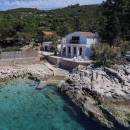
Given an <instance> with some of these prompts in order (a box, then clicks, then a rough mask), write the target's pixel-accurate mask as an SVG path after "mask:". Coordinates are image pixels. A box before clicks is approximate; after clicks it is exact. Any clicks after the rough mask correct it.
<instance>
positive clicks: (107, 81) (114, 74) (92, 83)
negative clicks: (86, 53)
mask: <svg viewBox="0 0 130 130" xmlns="http://www.w3.org/2000/svg"><path fill="white" fill-rule="evenodd" d="M114 67H116V68H105V69H104V68H96V69H95V68H92V67H90V66H88V67H84V66H79V67H78V68H76V69H75V70H74V71H73V72H72V73H69V72H68V71H65V70H62V69H60V68H56V67H54V66H52V65H51V64H49V63H47V64H46V63H42V64H41V63H39V64H33V65H17V66H4V67H1V70H0V82H5V81H7V80H11V79H14V78H18V77H26V76H27V77H29V78H32V79H35V80H39V81H47V84H49V85H50V84H54V85H56V86H57V87H58V89H59V90H60V92H61V93H62V94H65V95H67V97H68V98H69V99H70V100H71V101H72V102H73V103H74V104H75V105H76V106H77V107H78V108H79V109H80V110H81V111H82V112H83V113H84V114H85V115H86V116H87V117H89V118H91V119H93V120H94V121H96V122H98V123H100V124H101V125H103V126H105V127H107V128H116V129H118V130H120V128H123V129H124V130H125V129H127V128H129V127H130V126H129V121H130V115H129V113H130V98H129V96H130V94H129V91H128V90H129V89H130V85H129V74H130V73H129V68H130V65H129V66H114ZM106 69H107V70H106ZM108 71H109V73H108ZM120 74H121V76H120ZM123 74H124V75H123ZM108 86H109V87H108ZM126 86H127V87H126ZM111 89H112V90H113V91H112V90H111ZM114 89H115V91H114ZM124 89H125V90H124ZM106 90H107V92H106ZM120 90H121V91H120ZM108 93H109V94H108ZM110 93H111V94H110Z"/></svg>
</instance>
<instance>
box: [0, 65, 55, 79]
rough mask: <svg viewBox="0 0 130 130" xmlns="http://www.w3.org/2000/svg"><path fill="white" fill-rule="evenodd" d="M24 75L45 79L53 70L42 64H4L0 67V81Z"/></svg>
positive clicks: (51, 74)
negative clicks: (4, 65)
mask: <svg viewBox="0 0 130 130" xmlns="http://www.w3.org/2000/svg"><path fill="white" fill-rule="evenodd" d="M24 76H29V77H33V78H36V79H39V80H46V79H48V78H50V77H51V76H53V71H52V70H50V69H48V68H47V67H46V66H45V65H44V64H34V65H19V66H6V67H1V69H0V81H6V80H9V79H12V78H17V77H24Z"/></svg>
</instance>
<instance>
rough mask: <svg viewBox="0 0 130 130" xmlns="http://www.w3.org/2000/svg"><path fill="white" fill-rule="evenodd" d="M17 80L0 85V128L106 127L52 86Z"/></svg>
mask: <svg viewBox="0 0 130 130" xmlns="http://www.w3.org/2000/svg"><path fill="white" fill-rule="evenodd" d="M37 85H38V82H35V81H32V80H29V79H16V80H11V81H8V82H7V83H4V84H2V85H1V86H0V88H1V89H0V130H97V129H98V130H106V129H105V128H103V127H101V126H99V125H98V124H97V123H95V122H93V121H92V120H90V119H87V118H86V117H84V115H83V114H82V112H81V111H79V110H78V109H77V108H76V107H75V106H74V105H73V104H72V103H71V102H70V101H69V100H68V99H67V98H66V97H65V96H63V95H61V94H60V93H59V92H58V90H57V88H56V87H55V86H47V87H45V88H44V89H43V90H41V91H38V90H36V89H35V87H36V86H37Z"/></svg>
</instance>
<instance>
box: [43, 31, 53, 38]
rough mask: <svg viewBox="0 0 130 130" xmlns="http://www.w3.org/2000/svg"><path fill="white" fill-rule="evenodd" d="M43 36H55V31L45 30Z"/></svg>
mask: <svg viewBox="0 0 130 130" xmlns="http://www.w3.org/2000/svg"><path fill="white" fill-rule="evenodd" d="M42 33H43V36H45V37H47V38H52V37H53V36H54V32H45V31H43V32H42Z"/></svg>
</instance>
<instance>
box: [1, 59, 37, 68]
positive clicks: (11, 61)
mask: <svg viewBox="0 0 130 130" xmlns="http://www.w3.org/2000/svg"><path fill="white" fill-rule="evenodd" d="M39 61H40V57H27V58H26V57H25V58H12V59H1V60H0V66H6V65H15V64H34V63H36V62H39Z"/></svg>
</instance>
